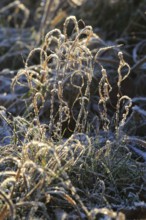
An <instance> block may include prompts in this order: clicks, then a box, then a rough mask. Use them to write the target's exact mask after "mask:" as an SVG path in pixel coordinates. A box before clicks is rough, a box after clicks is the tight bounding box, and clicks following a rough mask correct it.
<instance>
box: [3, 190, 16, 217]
mask: <svg viewBox="0 0 146 220" xmlns="http://www.w3.org/2000/svg"><path fill="white" fill-rule="evenodd" d="M0 197H1V198H2V199H3V200H4V201H5V202H6V203H7V204H8V206H9V208H8V207H7V205H4V207H3V209H2V211H1V212H0V219H1V220H5V219H6V217H8V216H9V218H10V219H11V220H14V219H15V207H14V204H13V203H12V201H11V199H10V198H8V196H7V195H6V194H5V193H4V192H3V191H2V189H1V188H0ZM8 209H10V213H9V210H8Z"/></svg>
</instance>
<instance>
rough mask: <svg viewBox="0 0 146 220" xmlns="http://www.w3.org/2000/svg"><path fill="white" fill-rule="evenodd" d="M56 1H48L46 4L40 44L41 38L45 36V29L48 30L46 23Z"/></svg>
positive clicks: (40, 30) (40, 32)
mask: <svg viewBox="0 0 146 220" xmlns="http://www.w3.org/2000/svg"><path fill="white" fill-rule="evenodd" d="M53 2H54V0H46V3H45V5H44V14H43V17H42V20H41V24H40V28H39V32H38V33H39V38H38V42H39V41H40V39H41V37H42V36H43V35H44V32H45V28H46V22H47V19H48V18H49V12H50V11H51V7H52V4H53Z"/></svg>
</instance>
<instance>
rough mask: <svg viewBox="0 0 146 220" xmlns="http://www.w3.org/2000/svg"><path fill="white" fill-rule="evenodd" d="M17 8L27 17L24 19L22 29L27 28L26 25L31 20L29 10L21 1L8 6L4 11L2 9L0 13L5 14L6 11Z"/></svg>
mask: <svg viewBox="0 0 146 220" xmlns="http://www.w3.org/2000/svg"><path fill="white" fill-rule="evenodd" d="M15 7H17V8H18V9H20V10H22V11H23V13H24V15H25V19H23V21H22V24H21V28H24V27H25V24H26V22H27V20H28V18H29V10H28V9H27V8H26V7H25V5H24V4H22V3H21V2H20V1H14V2H13V3H10V4H8V5H7V6H5V7H3V8H2V9H0V13H4V12H5V11H7V10H9V9H11V8H15Z"/></svg>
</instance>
